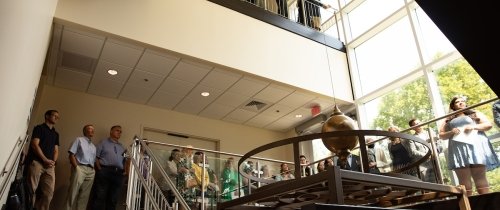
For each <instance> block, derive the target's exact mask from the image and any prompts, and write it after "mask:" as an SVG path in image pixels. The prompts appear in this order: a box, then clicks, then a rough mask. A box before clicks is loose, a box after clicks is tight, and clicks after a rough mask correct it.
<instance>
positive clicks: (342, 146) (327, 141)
mask: <svg viewBox="0 0 500 210" xmlns="http://www.w3.org/2000/svg"><path fill="white" fill-rule="evenodd" d="M357 129H358V127H357V124H356V122H355V121H354V120H353V119H351V118H350V117H348V116H346V115H344V113H342V112H341V111H340V109H339V108H338V107H337V105H335V108H334V111H333V114H332V115H331V116H330V118H328V120H327V121H326V122H325V123H324V124H323V127H322V129H321V132H323V133H325V132H332V131H348V130H357ZM322 141H323V144H324V145H325V147H326V148H328V149H329V150H330V151H332V152H334V153H336V154H337V155H338V156H339V158H341V159H345V158H346V157H347V155H349V153H350V150H352V149H353V148H354V147H356V145H358V137H357V136H342V137H325V138H323V139H322Z"/></svg>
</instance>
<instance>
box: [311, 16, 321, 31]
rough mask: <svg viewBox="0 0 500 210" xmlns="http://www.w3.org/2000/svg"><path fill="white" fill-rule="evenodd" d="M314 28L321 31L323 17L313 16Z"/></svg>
mask: <svg viewBox="0 0 500 210" xmlns="http://www.w3.org/2000/svg"><path fill="white" fill-rule="evenodd" d="M311 20H312V27H313V28H314V29H316V30H318V31H320V30H321V17H316V16H312V17H311Z"/></svg>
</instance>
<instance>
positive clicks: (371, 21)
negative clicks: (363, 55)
mask: <svg viewBox="0 0 500 210" xmlns="http://www.w3.org/2000/svg"><path fill="white" fill-rule="evenodd" d="M403 4H404V1H402V0H378V1H364V2H363V3H361V4H360V5H359V6H357V7H356V8H355V9H354V10H352V11H351V12H349V23H350V31H351V37H352V38H353V39H355V38H356V37H358V36H359V35H361V34H362V33H364V32H366V30H368V29H369V28H371V27H373V26H374V25H375V24H377V23H378V22H380V21H381V20H383V19H384V18H386V17H388V16H389V15H390V14H391V13H393V12H395V11H396V10H397V9H399V8H401V7H402V6H403Z"/></svg>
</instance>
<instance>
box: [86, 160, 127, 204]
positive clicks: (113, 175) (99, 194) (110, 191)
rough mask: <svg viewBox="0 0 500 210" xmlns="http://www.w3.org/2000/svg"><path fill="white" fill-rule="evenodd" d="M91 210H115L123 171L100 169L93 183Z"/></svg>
mask: <svg viewBox="0 0 500 210" xmlns="http://www.w3.org/2000/svg"><path fill="white" fill-rule="evenodd" d="M94 185H95V186H94V187H95V188H94V190H95V192H94V199H93V201H94V202H93V204H92V209H93V210H115V209H116V203H117V202H118V198H119V196H120V190H121V188H122V185H123V170H117V169H114V168H102V169H101V170H100V171H97V173H96V177H95V183H94Z"/></svg>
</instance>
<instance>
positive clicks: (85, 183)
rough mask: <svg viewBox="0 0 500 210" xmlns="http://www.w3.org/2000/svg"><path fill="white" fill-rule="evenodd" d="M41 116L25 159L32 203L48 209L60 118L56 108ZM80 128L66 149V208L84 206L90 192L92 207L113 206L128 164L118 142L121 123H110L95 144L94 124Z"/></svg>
mask: <svg viewBox="0 0 500 210" xmlns="http://www.w3.org/2000/svg"><path fill="white" fill-rule="evenodd" d="M44 117H45V122H44V123H42V124H39V125H37V126H35V127H34V129H33V132H32V137H31V142H30V146H29V150H28V154H27V158H26V161H25V162H24V164H25V166H26V167H25V172H26V173H25V175H26V178H27V181H28V185H29V188H30V194H31V198H32V199H31V200H32V205H33V207H34V208H36V209H37V210H48V209H49V207H50V202H51V200H52V197H53V195H54V187H55V176H56V175H55V166H56V163H57V161H58V158H59V145H60V144H59V133H58V132H57V131H56V129H55V127H54V126H55V124H56V123H57V121H58V120H59V117H60V116H59V112H58V111H57V110H48V111H46V112H45V115H44ZM82 132H83V135H82V136H79V137H76V139H75V140H74V141H73V143H72V144H71V146H70V147H69V149H68V158H69V162H70V165H71V176H70V180H69V181H70V185H69V189H68V193H67V198H66V205H65V209H68V210H71V209H78V210H85V209H87V204H88V203H89V198H90V195H91V192H93V195H94V196H93V198H92V199H91V200H92V202H91V203H90V205H91V209H96V210H103V209H106V210H110V209H115V208H116V204H117V202H118V197H119V193H120V189H121V186H122V185H123V179H124V177H125V176H126V175H127V170H126V167H128V165H127V161H126V158H125V153H126V149H125V147H124V146H123V145H122V144H121V143H120V142H119V139H120V137H121V133H122V130H121V126H119V125H115V126H113V127H111V130H110V135H109V137H108V138H106V139H104V140H102V141H101V142H100V143H99V144H97V146H96V145H95V144H94V143H93V137H94V132H95V128H94V126H93V125H91V124H87V125H85V126H83V130H82ZM92 189H93V190H92Z"/></svg>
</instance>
